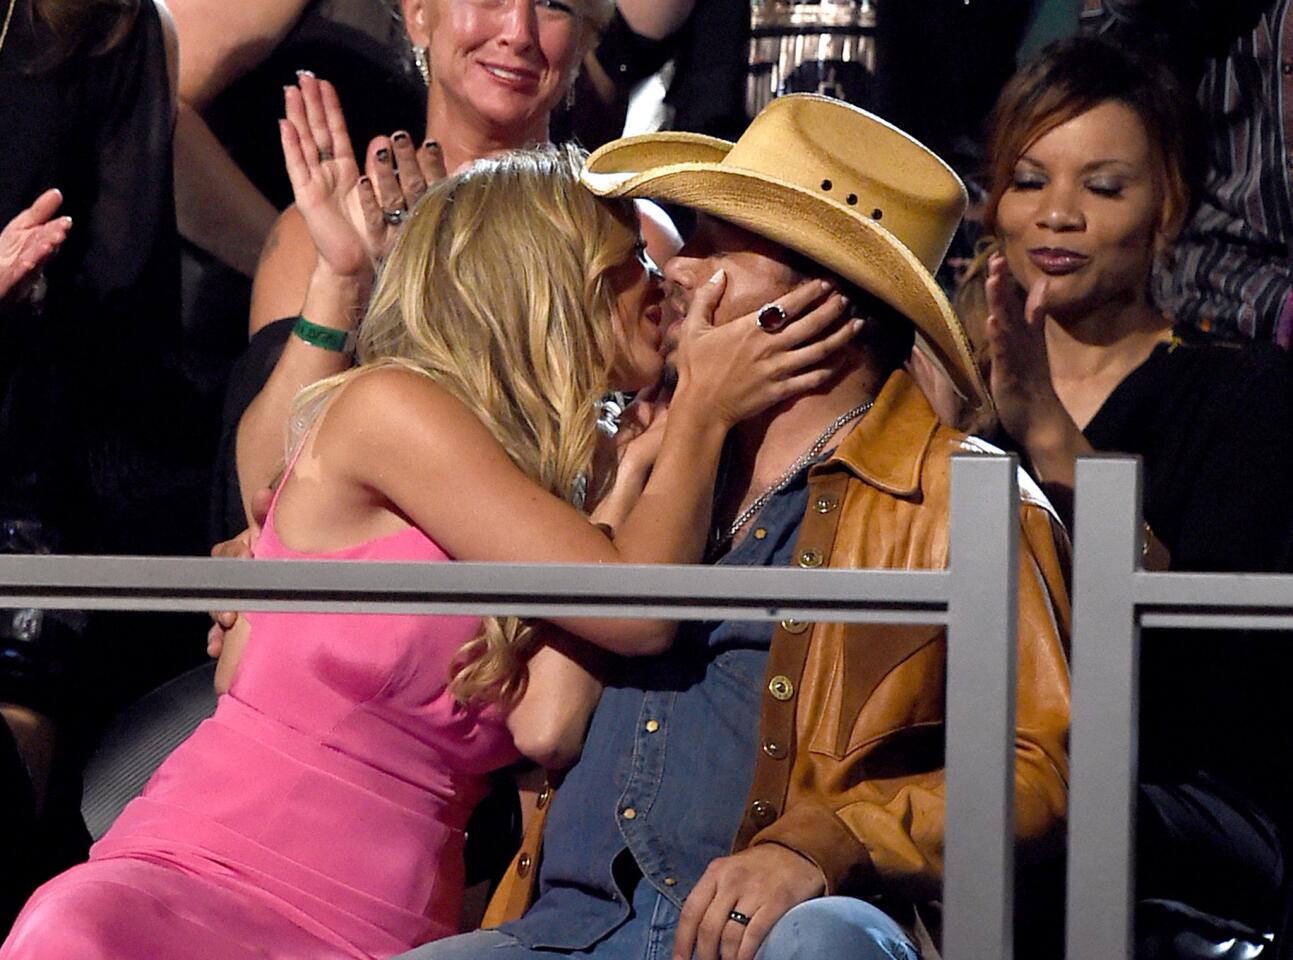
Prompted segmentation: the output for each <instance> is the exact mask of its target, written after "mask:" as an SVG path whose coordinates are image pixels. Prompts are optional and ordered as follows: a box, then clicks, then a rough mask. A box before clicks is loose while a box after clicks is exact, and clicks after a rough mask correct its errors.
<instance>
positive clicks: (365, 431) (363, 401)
mask: <svg viewBox="0 0 1293 960" xmlns="http://www.w3.org/2000/svg"><path fill="white" fill-rule="evenodd" d="M328 419H329V420H330V421H332V422H334V423H335V424H336V425H337V427H339V428H340V429H341V430H343V431H344V432H345V433H346V435H347V436H350V437H353V438H356V440H357V443H356V450H359V451H362V450H367V451H368V452H369V453H376V452H377V451H378V450H379V449H380V450H386V451H391V452H394V453H395V454H396V455H399V456H402V457H416V456H418V455H419V453H418V451H421V450H425V449H427V448H434V449H438V450H444V451H454V452H453V453H452V454H451V455H450V459H460V458H461V457H462V456H463V455H464V453H465V452H466V451H471V453H472V454H473V455H475V454H476V453H478V452H481V451H482V450H483V449H488V448H490V447H493V448H495V449H497V450H498V451H499V452H500V453H501V451H502V448H501V447H499V446H498V444H497V442H496V441H495V440H494V438H493V435H492V434H490V432H489V431H488V430H487V429H486V428H485V425H484V424H483V423H481V421H480V419H479V418H478V417H477V416H476V415H475V414H474V413H472V412H471V410H469V409H468V408H467V406H466V404H464V403H462V402H461V401H460V400H458V399H457V398H456V397H455V396H453V395H452V394H451V393H450V392H449V391H448V390H446V389H445V388H444V387H442V386H440V385H439V384H438V383H436V382H435V381H434V380H432V379H431V378H430V377H427V376H424V375H422V374H420V373H417V372H416V371H413V370H409V369H408V368H406V367H400V366H396V365H384V366H378V367H374V368H372V369H370V370H365V371H364V372H363V373H361V374H359V375H358V376H356V377H355V378H354V380H353V381H351V382H350V383H349V384H347V385H346V387H345V388H344V389H343V390H342V392H341V394H340V395H339V396H338V397H337V398H336V400H335V401H334V402H333V404H332V407H331V409H330V410H329V411H328Z"/></svg>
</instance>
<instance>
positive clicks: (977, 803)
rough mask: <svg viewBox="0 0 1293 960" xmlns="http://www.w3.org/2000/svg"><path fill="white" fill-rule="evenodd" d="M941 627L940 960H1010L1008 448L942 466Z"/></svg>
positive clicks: (1011, 527) (1011, 471)
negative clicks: (947, 489) (943, 799)
mask: <svg viewBox="0 0 1293 960" xmlns="http://www.w3.org/2000/svg"><path fill="white" fill-rule="evenodd" d="M950 536H951V542H950V553H951V557H950V563H949V566H950V569H951V583H950V585H949V595H948V611H947V615H948V629H947V724H946V731H947V749H946V756H947V760H946V763H947V811H946V823H947V837H946V850H945V872H944V879H943V910H944V912H943V921H944V923H943V931H944V936H943V943H944V954H945V956H946V957H947V958H948V960H1010V957H1011V956H1012V953H1013V943H1012V939H1011V928H1012V918H1013V916H1014V779H1015V774H1014V770H1015V661H1016V652H1017V650H1016V648H1017V644H1018V617H1019V614H1018V593H1019V591H1018V586H1019V579H1018V576H1019V574H1018V571H1019V490H1018V480H1017V476H1016V463H1015V458H1014V457H985V456H961V457H957V458H956V459H955V460H954V461H953V464H952V517H951V534H950Z"/></svg>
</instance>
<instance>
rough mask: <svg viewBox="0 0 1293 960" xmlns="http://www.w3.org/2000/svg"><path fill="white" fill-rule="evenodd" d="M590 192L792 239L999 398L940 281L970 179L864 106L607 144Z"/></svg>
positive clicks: (782, 114)
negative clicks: (729, 137) (676, 207)
mask: <svg viewBox="0 0 1293 960" xmlns="http://www.w3.org/2000/svg"><path fill="white" fill-rule="evenodd" d="M582 179H583V182H584V184H585V186H587V187H588V189H589V190H591V191H592V192H593V193H595V194H597V195H599V196H604V197H648V198H650V199H652V200H663V201H666V202H669V203H677V204H681V205H682V206H686V207H691V208H692V209H694V210H698V211H700V212H702V213H708V214H712V215H713V216H715V217H719V218H721V219H723V220H726V221H729V222H730V223H734V224H736V225H737V226H740V227H744V228H745V229H747V230H750V231H752V232H753V233H757V234H759V235H760V236H763V237H766V238H768V239H769V240H773V241H775V242H776V243H779V244H781V245H782V246H785V247H789V248H790V249H791V250H794V251H796V252H798V253H800V254H802V255H804V256H806V257H808V258H809V259H810V260H812V261H813V262H815V263H818V264H820V265H821V266H823V267H825V268H826V269H828V270H830V271H832V272H833V273H836V274H838V275H839V276H841V277H843V278H844V279H846V280H849V281H851V282H852V283H855V284H857V285H858V286H859V287H860V288H862V289H863V290H866V291H868V292H869V293H872V294H874V295H875V296H877V297H879V298H880V299H881V300H883V301H884V302H885V303H887V304H889V305H890V306H892V307H893V308H895V309H896V310H898V311H899V312H901V313H902V314H903V315H904V316H906V317H907V318H908V319H910V320H911V321H912V323H914V324H915V326H916V330H917V333H918V339H919V340H922V341H923V343H922V344H921V346H922V347H924V348H925V353H926V354H927V355H929V356H930V358H931V359H933V360H934V361H935V362H936V363H937V364H938V365H939V366H941V367H942V368H943V370H944V372H945V373H947V374H948V376H949V378H950V379H951V381H952V383H953V384H954V385H955V386H956V388H957V390H958V391H959V392H960V393H961V394H962V395H963V396H964V397H965V398H966V399H967V400H969V401H971V403H973V404H975V405H980V406H981V405H984V404H986V403H988V402H990V401H989V400H988V399H987V397H988V391H987V388H986V387H985V386H984V384H983V379H982V377H981V376H980V375H979V369H978V366H977V365H976V364H975V362H974V358H973V354H972V351H971V348H970V342H969V338H968V337H967V336H966V334H965V330H964V329H963V328H962V326H961V323H960V321H959V320H958V319H957V318H956V314H955V313H953V311H952V306H951V304H949V303H948V302H947V297H946V296H944V294H943V291H942V290H941V289H940V288H939V286H938V284H937V283H936V282H935V280H934V277H933V273H934V271H935V270H937V269H938V265H939V264H940V263H941V262H942V260H943V255H944V254H945V253H947V247H948V244H949V243H951V240H952V234H953V232H954V231H955V230H956V225H957V224H958V223H959V222H960V219H961V214H962V213H963V212H964V211H965V201H966V195H965V186H964V185H963V184H962V183H961V181H960V179H959V178H958V177H957V176H956V174H955V173H953V172H952V169H951V168H950V167H949V166H948V165H947V164H946V163H944V162H943V161H942V160H940V159H939V158H938V157H937V156H935V155H934V153H932V152H931V151H930V150H929V149H928V148H926V147H925V146H923V145H922V144H920V143H918V142H917V141H916V140H914V139H912V138H911V137H909V136H908V135H907V134H905V133H903V132H902V131H901V130H899V129H897V128H896V127H894V126H892V125H891V124H889V123H886V122H885V121H884V120H881V119H880V118H879V117H876V116H874V115H872V114H870V113H867V112H866V111H865V110H859V109H858V108H857V107H853V106H850V105H849V104H846V103H842V102H840V101H839V100H832V99H831V98H829V97H821V96H816V95H814V94H791V95H788V96H784V97H781V98H779V99H777V100H773V101H772V102H771V103H770V104H768V106H767V107H765V108H764V109H763V111H762V112H761V113H760V114H759V115H758V116H757V117H755V118H754V120H753V121H752V122H751V123H750V125H749V127H747V128H746V131H745V133H744V134H742V135H741V138H740V139H739V140H737V141H736V142H735V143H728V142H727V141H726V140H718V139H716V138H714V137H706V136H702V135H700V134H695V133H654V134H645V135H642V136H636V137H625V138H623V139H620V140H615V141H613V142H611V143H608V144H606V145H605V146H604V147H602V148H601V149H599V150H597V151H596V152H594V153H593V154H592V155H591V156H590V157H589V158H588V162H587V164H586V166H585V168H584V172H583V175H582Z"/></svg>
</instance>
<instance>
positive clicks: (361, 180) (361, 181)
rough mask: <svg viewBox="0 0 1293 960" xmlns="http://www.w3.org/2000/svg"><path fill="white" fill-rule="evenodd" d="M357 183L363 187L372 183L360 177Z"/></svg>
mask: <svg viewBox="0 0 1293 960" xmlns="http://www.w3.org/2000/svg"><path fill="white" fill-rule="evenodd" d="M359 182H360V183H362V184H363V185H364V186H368V185H369V184H370V183H372V181H371V180H369V179H368V178H367V177H360V178H359Z"/></svg>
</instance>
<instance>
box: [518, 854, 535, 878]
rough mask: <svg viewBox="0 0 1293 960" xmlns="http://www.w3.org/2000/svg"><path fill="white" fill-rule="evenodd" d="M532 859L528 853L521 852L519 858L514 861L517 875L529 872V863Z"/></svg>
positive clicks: (525, 874)
mask: <svg viewBox="0 0 1293 960" xmlns="http://www.w3.org/2000/svg"><path fill="white" fill-rule="evenodd" d="M533 862H534V861H533V860H531V859H530V855H529V854H528V853H523V854H521V858H520V859H519V860H517V861H516V873H517V875H518V876H521V877H524V876H527V875H528V874H529V872H530V864H531V863H533Z"/></svg>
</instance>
